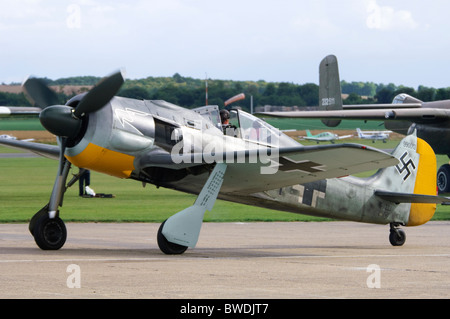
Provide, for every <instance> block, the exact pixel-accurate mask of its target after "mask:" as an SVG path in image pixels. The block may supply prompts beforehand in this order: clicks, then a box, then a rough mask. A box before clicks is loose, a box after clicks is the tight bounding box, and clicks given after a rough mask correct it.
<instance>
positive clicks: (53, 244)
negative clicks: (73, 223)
mask: <svg viewBox="0 0 450 319" xmlns="http://www.w3.org/2000/svg"><path fill="white" fill-rule="evenodd" d="M33 237H34V241H35V242H36V244H37V245H38V246H39V248H41V249H42V250H58V249H60V248H61V247H62V246H64V244H65V242H66V239H67V229H66V225H65V224H64V222H63V221H62V219H61V218H59V217H55V218H49V217H48V214H45V215H42V216H40V217H39V218H38V219H36V220H35V223H34V227H33Z"/></svg>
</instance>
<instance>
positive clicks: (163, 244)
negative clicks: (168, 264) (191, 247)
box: [157, 221, 188, 255]
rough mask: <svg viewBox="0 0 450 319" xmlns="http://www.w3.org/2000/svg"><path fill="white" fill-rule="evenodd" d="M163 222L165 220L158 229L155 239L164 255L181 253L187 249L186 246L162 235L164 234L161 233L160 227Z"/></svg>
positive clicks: (162, 225)
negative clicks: (172, 241)
mask: <svg viewBox="0 0 450 319" xmlns="http://www.w3.org/2000/svg"><path fill="white" fill-rule="evenodd" d="M165 223H166V221H164V222H163V223H162V224H161V226H159V229H158V236H157V241H158V246H159V249H160V250H161V251H162V252H163V253H165V254H166V255H181V254H182V253H184V252H185V251H186V250H187V249H188V247H187V246H183V245H178V244H175V243H171V242H170V241H168V240H167V239H166V237H164V235H163V234H162V229H163V227H164V224H165Z"/></svg>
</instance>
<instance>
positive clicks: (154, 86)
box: [0, 73, 450, 110]
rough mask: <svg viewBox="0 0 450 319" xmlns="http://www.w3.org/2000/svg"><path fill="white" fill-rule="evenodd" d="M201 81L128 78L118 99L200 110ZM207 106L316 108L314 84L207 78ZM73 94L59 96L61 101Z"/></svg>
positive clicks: (368, 89)
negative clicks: (234, 98) (234, 99)
mask: <svg viewBox="0 0 450 319" xmlns="http://www.w3.org/2000/svg"><path fill="white" fill-rule="evenodd" d="M100 79H101V78H99V77H93V76H82V77H70V78H63V79H58V80H51V79H47V78H45V79H44V81H45V82H46V83H47V84H48V85H50V86H59V87H61V86H67V85H86V86H91V85H95V84H96V83H97V82H98V81H100ZM205 82H206V81H205V79H194V78H191V77H183V76H181V75H180V74H178V73H176V74H174V75H173V76H172V77H148V78H145V79H135V80H127V81H126V82H125V84H124V85H123V87H122V88H121V90H120V91H119V93H118V95H119V96H122V97H130V98H136V99H146V100H166V101H168V102H171V103H173V104H177V105H181V106H184V107H187V108H194V107H198V106H203V105H205V103H206V83H205ZM207 83H208V104H210V105H219V107H223V106H224V102H225V101H226V100H227V99H229V98H230V97H232V96H234V95H236V94H239V93H244V94H245V96H246V99H245V100H243V101H239V102H237V104H239V105H240V106H242V107H243V108H244V109H247V110H248V109H249V108H250V97H252V98H253V106H254V107H257V106H264V105H276V106H298V107H300V108H301V107H305V106H317V105H318V104H319V101H318V95H319V86H318V85H317V84H315V83H306V84H295V83H289V82H266V81H263V80H259V81H232V80H217V79H208V80H207ZM341 87H342V93H343V94H348V97H347V98H346V99H345V100H344V104H370V103H391V102H392V99H393V98H394V97H395V96H396V95H397V94H400V93H407V94H409V95H411V96H414V97H416V98H418V99H420V100H422V101H426V102H427V101H435V100H443V99H450V88H439V89H435V88H429V87H424V86H419V87H418V89H417V90H416V89H414V88H411V87H405V86H396V85H394V84H392V83H390V84H387V85H385V84H376V83H373V82H346V81H341ZM72 96H73V95H66V94H64V93H58V98H59V99H60V103H61V104H64V103H65V101H67V100H68V99H70V98H71V97H72ZM0 105H3V106H14V105H23V106H29V105H31V104H30V102H29V101H28V100H27V98H26V97H25V95H24V94H23V93H20V94H14V93H7V92H0Z"/></svg>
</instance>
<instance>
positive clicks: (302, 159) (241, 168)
mask: <svg viewBox="0 0 450 319" xmlns="http://www.w3.org/2000/svg"><path fill="white" fill-rule="evenodd" d="M272 155H273V154H272ZM225 162H226V163H227V165H228V168H227V174H226V175H225V181H224V183H223V185H222V189H223V191H225V192H230V193H233V192H235V193H239V194H242V193H247V194H252V193H257V192H262V191H266V190H272V189H277V188H280V187H285V186H291V185H298V184H304V183H308V182H312V181H316V180H322V179H326V178H334V177H341V176H346V175H351V174H356V173H359V172H364V171H369V170H376V169H379V168H383V167H388V166H392V165H396V164H398V160H397V159H396V158H394V157H393V156H392V155H390V154H388V153H385V152H383V151H379V150H377V149H375V148H369V147H366V146H362V145H358V144H340V145H338V144H331V145H319V146H303V147H298V148H291V149H279V153H278V154H275V156H273V157H272V158H271V159H270V160H268V159H267V161H266V163H264V161H263V160H261V161H258V162H257V163H237V162H235V161H234V162H230V161H225Z"/></svg>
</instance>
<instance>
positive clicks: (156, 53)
mask: <svg viewBox="0 0 450 319" xmlns="http://www.w3.org/2000/svg"><path fill="white" fill-rule="evenodd" d="M449 14H450V1H448V0H445V1H444V0H428V1H423V0H420V1H419V0H408V1H406V0H395V1H387V0H340V1H331V0H314V1H313V0H308V1H306V0H277V1H274V0H270V1H268V0H239V1H237V0H227V1H217V0H150V1H138V0H127V1H106V0H70V1H62V0H58V1H56V0H14V1H9V0H8V1H6V0H0V46H1V49H0V83H1V82H5V83H10V82H11V81H17V82H22V80H23V79H24V78H25V77H26V76H28V75H35V76H46V77H48V78H51V79H57V78H61V77H69V76H82V75H95V76H104V75H107V74H110V73H112V72H113V71H115V70H117V69H119V68H124V69H125V70H126V74H127V77H128V78H131V79H137V78H145V77H148V76H172V75H173V74H175V73H179V74H181V75H183V76H189V77H194V78H205V74H207V75H208V77H209V78H212V79H230V80H252V81H258V80H266V81H271V82H293V83H298V84H304V83H308V82H313V83H317V84H318V65H319V63H320V61H321V59H322V58H323V57H325V56H326V55H328V54H335V55H336V56H337V57H338V61H339V67H340V74H341V80H346V81H349V82H351V81H364V82H365V81H371V82H375V83H384V84H388V83H394V84H396V85H406V86H412V87H414V88H417V86H418V85H425V86H430V87H435V88H441V87H450V76H449V73H450V35H449V34H450V18H449Z"/></svg>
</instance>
